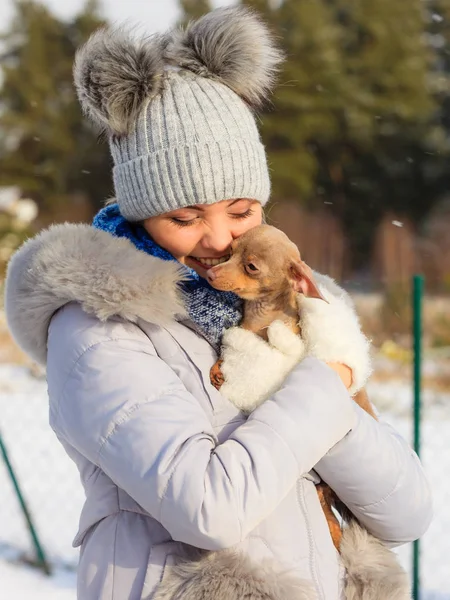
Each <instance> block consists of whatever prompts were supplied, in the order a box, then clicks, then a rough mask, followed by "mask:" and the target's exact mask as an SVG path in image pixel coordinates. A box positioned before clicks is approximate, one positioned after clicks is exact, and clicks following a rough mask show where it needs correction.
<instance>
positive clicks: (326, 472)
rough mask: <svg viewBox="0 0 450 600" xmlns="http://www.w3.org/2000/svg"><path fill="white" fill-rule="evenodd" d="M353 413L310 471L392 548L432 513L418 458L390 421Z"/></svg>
mask: <svg viewBox="0 0 450 600" xmlns="http://www.w3.org/2000/svg"><path fill="white" fill-rule="evenodd" d="M357 414H358V422H357V425H356V426H355V427H354V428H353V429H352V431H351V432H350V433H349V434H348V435H347V436H345V438H343V439H342V440H341V441H340V442H338V443H337V444H336V446H334V447H333V448H332V449H331V450H330V451H329V452H328V453H327V454H326V455H325V456H324V457H323V458H322V459H321V460H320V461H319V462H318V464H317V465H316V467H315V470H316V471H317V473H318V474H319V475H320V477H321V478H322V479H323V480H324V481H326V483H328V484H329V485H330V487H331V488H332V489H333V490H334V491H335V492H336V494H337V495H338V497H339V498H340V499H341V500H342V502H343V503H344V504H345V505H346V506H347V507H348V508H349V509H350V511H351V512H352V513H353V514H354V515H355V516H356V517H357V519H358V520H359V521H360V522H361V523H363V524H364V525H365V526H366V527H367V529H368V530H369V531H370V532H371V533H373V534H374V535H375V536H376V537H378V538H379V539H381V540H383V541H385V542H386V543H388V544H389V545H391V546H396V545H399V544H403V543H406V542H411V541H413V540H415V539H418V538H419V537H420V536H421V535H423V534H424V533H425V531H426V530H427V529H428V526H429V524H430V522H431V518H432V512H433V511H432V502H431V493H430V488H429V484H428V481H427V479H426V477H425V474H424V472H423V470H422V467H421V464H420V461H419V459H418V457H417V455H416V454H415V453H414V451H413V450H412V449H411V448H410V447H409V446H408V444H407V443H406V442H405V441H404V440H403V439H402V438H401V436H400V435H399V434H398V433H397V432H396V431H395V430H394V429H393V428H392V427H391V426H390V425H388V424H387V423H383V422H377V421H375V419H373V418H372V417H370V416H369V415H368V414H367V413H366V412H365V411H364V410H362V409H361V408H360V407H359V406H358V407H357Z"/></svg>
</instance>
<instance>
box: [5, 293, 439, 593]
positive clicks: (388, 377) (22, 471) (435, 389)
mask: <svg viewBox="0 0 450 600" xmlns="http://www.w3.org/2000/svg"><path fill="white" fill-rule="evenodd" d="M355 301H356V302H357V306H358V307H359V309H360V311H361V312H362V313H364V312H368V313H371V314H372V313H373V311H374V307H373V303H370V302H368V303H367V306H366V305H365V304H364V302H365V300H364V298H363V296H360V297H355ZM442 306H443V309H444V310H448V307H449V306H450V300H448V301H446V302H444V303H443V305H442ZM367 307H370V308H367ZM447 314H448V312H447ZM372 316H373V315H372ZM363 323H364V315H363ZM8 356H9V354H8V352H5V351H3V352H2V354H1V360H2V361H3V362H1V363H0V434H1V435H2V438H3V441H4V443H5V446H6V447H7V449H8V453H9V457H10V460H11V463H12V466H13V468H14V471H15V473H16V475H17V478H18V481H19V483H20V486H21V488H22V491H23V494H24V497H25V499H26V501H27V503H28V506H29V509H30V512H31V514H32V517H33V520H34V523H35V526H36V530H37V534H38V536H39V539H40V541H41V544H42V546H43V548H44V551H45V553H46V555H47V557H48V560H49V562H50V564H51V565H52V566H55V565H57V566H61V565H62V566H67V567H68V568H71V569H75V568H76V563H77V559H78V551H77V550H75V549H73V548H72V545H71V544H72V539H73V538H74V536H75V533H76V531H77V526H78V518H79V514H80V511H81V508H82V505H83V500H84V494H83V490H82V487H81V484H80V481H79V476H78V472H77V470H76V468H75V466H74V465H73V463H72V462H71V460H70V459H69V458H68V457H67V456H66V455H65V453H64V451H63V449H62V447H61V446H60V444H59V442H58V440H57V439H56V437H55V435H54V433H53V432H52V431H51V429H50V427H49V425H48V400H47V388H46V381H45V376H44V374H42V373H39V372H36V370H34V369H32V368H30V367H29V366H28V365H24V364H22V365H19V364H15V362H14V361H16V359H17V355H15V354H14V355H13V354H11V358H12V359H13V358H14V361H13V360H11V361H8ZM411 356H412V355H411V348H410V347H409V348H408V347H405V345H404V344H403V345H402V344H400V343H399V342H398V341H395V339H388V340H386V341H385V342H384V343H382V344H380V345H379V350H378V351H377V353H376V356H375V373H374V375H373V377H372V380H371V382H370V383H369V386H368V391H369V395H370V397H371V399H372V401H373V402H374V403H375V405H376V406H377V408H378V409H379V410H380V411H381V413H382V417H383V418H384V419H385V420H386V421H388V422H390V423H392V424H393V425H394V426H395V427H396V429H397V430H398V431H399V432H400V434H401V435H402V436H403V437H405V438H406V439H407V440H409V441H411V442H412V439H413V384H412V363H411ZM449 366H450V348H449V347H440V348H431V347H426V348H425V351H424V361H423V368H422V373H423V385H422V388H423V391H422V396H421V401H422V433H421V436H422V438H421V439H422V444H421V449H422V451H421V458H422V462H423V465H424V467H425V470H426V472H427V474H428V477H429V480H430V482H431V486H432V488H433V494H434V513H435V514H434V519H433V522H432V524H431V526H430V528H429V530H428V532H427V533H426V535H425V536H424V537H423V539H422V540H421V545H420V593H419V595H418V598H420V600H450V559H449V554H450V538H449V536H448V532H450V512H449V511H448V506H449V505H450V479H449V476H448V473H450V445H449V440H450V369H449ZM0 490H1V491H2V494H1V503H0V558H6V559H11V560H15V559H20V560H24V561H27V562H29V561H32V562H35V561H36V553H35V548H34V547H33V544H32V541H31V536H30V534H29V531H28V529H27V526H26V522H25V519H24V517H23V514H22V512H21V509H20V505H19V502H18V499H17V495H16V493H15V490H14V487H13V485H12V482H11V480H10V477H9V475H8V471H7V468H6V466H5V464H4V461H2V460H1V458H0ZM398 553H399V555H400V557H401V561H402V563H403V564H404V565H405V567H406V568H407V569H408V571H410V572H411V567H412V548H411V545H410V544H409V545H405V546H402V547H401V548H399V549H398Z"/></svg>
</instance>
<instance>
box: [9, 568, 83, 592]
mask: <svg viewBox="0 0 450 600" xmlns="http://www.w3.org/2000/svg"><path fill="white" fill-rule="evenodd" d="M75 578H76V576H75V573H74V572H73V571H72V572H68V571H63V570H59V571H56V573H55V574H54V575H53V576H52V577H47V576H46V575H44V574H42V573H40V572H39V571H37V570H36V569H32V568H29V567H24V566H23V565H19V564H14V563H10V562H6V561H3V560H0V594H1V598H5V600H6V599H7V600H75V598H76V592H75V590H76V581H75Z"/></svg>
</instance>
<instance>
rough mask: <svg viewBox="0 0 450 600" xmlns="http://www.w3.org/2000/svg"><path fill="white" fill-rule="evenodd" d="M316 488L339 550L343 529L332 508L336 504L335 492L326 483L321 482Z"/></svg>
mask: <svg viewBox="0 0 450 600" xmlns="http://www.w3.org/2000/svg"><path fill="white" fill-rule="evenodd" d="M316 489H317V495H318V496H319V500H320V504H321V506H322V510H323V513H324V515H325V518H326V520H327V523H328V529H329V530H330V535H331V539H332V540H333V544H334V547H335V548H336V550H337V551H338V552H339V548H340V545H341V538H342V529H341V525H340V523H339V521H338V519H337V517H336V515H335V514H334V512H333V509H332V508H331V507H332V506H333V504H334V492H333V490H332V489H331V488H330V486H328V485H327V484H326V483H319V485H318V486H317V488H316Z"/></svg>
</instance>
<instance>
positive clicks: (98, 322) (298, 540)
mask: <svg viewBox="0 0 450 600" xmlns="http://www.w3.org/2000/svg"><path fill="white" fill-rule="evenodd" d="M179 280H180V272H179V270H178V268H177V265H176V263H168V262H163V261H161V260H159V259H156V258H153V257H151V256H148V255H145V254H143V253H142V252H139V251H138V250H136V249H135V248H134V247H133V246H132V245H131V243H130V242H128V241H127V240H124V239H118V238H113V237H112V236H111V235H110V234H108V233H106V232H102V231H97V230H95V229H93V228H91V227H89V226H86V225H62V226H55V227H53V228H51V229H49V230H47V231H45V232H43V233H41V234H40V235H39V236H37V237H36V238H34V239H32V240H31V241H29V242H27V243H26V244H25V245H24V246H23V247H22V248H21V249H20V250H19V252H18V253H17V254H16V255H15V257H14V258H13V259H12V261H11V264H10V267H9V272H8V277H7V285H6V313H7V319H8V324H9V327H10V329H11V331H12V333H13V335H14V337H15V339H16V340H17V342H18V343H19V344H20V345H21V346H22V348H24V350H25V351H26V352H28V354H29V355H30V356H31V357H32V358H34V359H35V360H38V361H39V362H41V363H44V364H46V366H47V379H48V390H49V399H50V424H51V426H52V428H53V429H54V431H55V433H56V435H57V436H58V438H59V440H60V441H61V444H62V445H63V446H64V448H65V450H66V452H67V453H68V454H69V456H70V457H71V458H72V459H73V461H74V462H75V463H76V465H77V467H78V469H79V471H80V476H81V481H82V483H83V485H84V489H85V492H86V503H85V506H84V509H83V512H82V514H81V518H80V527H79V531H78V534H77V536H76V538H75V541H74V544H75V546H81V558H80V566H79V575H78V598H80V599H81V600H103V599H108V600H109V599H111V598H113V599H114V600H137V599H139V598H148V599H151V598H155V597H156V594H157V593H160V594H162V591H161V590H163V589H164V588H163V586H164V581H165V580H166V578H165V577H164V575H165V574H166V572H168V570H170V569H169V567H170V565H173V564H177V561H178V560H179V558H180V557H185V558H186V557H189V553H190V551H191V550H192V547H196V548H200V549H206V550H210V551H221V550H224V549H230V548H232V549H233V552H234V555H235V556H240V557H241V563H240V564H241V567H242V569H243V570H244V571H245V569H247V568H248V569H251V568H253V567H255V568H256V569H259V571H258V573H257V575H255V577H254V579H252V580H251V577H250V578H249V579H248V580H246V579H245V578H246V575H245V573H240V574H239V577H240V579H239V580H240V581H246V584H248V585H250V587H251V585H253V584H252V581H253V583H254V582H255V581H256V583H255V586H256V587H258V586H259V587H258V590H256V588H255V590H256V591H253V592H252V593H251V594H249V596H248V597H249V598H251V599H256V598H268V597H270V598H272V597H273V598H275V597H278V596H277V595H276V594H277V593H279V592H280V590H281V595H282V596H284V600H294V599H297V600H298V599H300V598H317V599H320V600H338V599H339V598H342V597H343V582H344V577H345V572H344V569H343V568H342V567H341V566H340V561H339V557H338V555H337V553H336V551H335V549H334V546H333V544H332V541H331V538H330V535H329V532H328V528H327V524H326V521H325V519H324V516H323V513H322V510H321V507H320V504H319V501H318V498H317V494H316V490H315V484H316V483H317V482H318V481H320V478H323V479H324V480H325V481H326V482H327V483H329V484H330V486H331V487H332V488H333V489H334V490H335V492H336V493H337V495H338V496H339V497H340V499H341V500H342V501H343V502H344V503H345V504H346V505H347V506H348V508H349V509H350V510H351V511H352V512H353V514H354V515H355V516H356V517H357V518H358V519H359V521H360V522H361V523H363V524H364V525H365V526H366V527H367V529H368V530H369V531H370V532H372V533H373V534H374V535H375V536H377V537H378V538H380V539H381V540H383V542H384V543H386V544H389V545H391V546H395V545H399V544H403V543H405V542H410V541H412V540H414V539H416V538H418V537H419V536H421V535H422V534H423V533H424V532H425V530H426V529H427V527H428V525H429V523H430V519H431V502H430V492H429V488H428V485H427V482H426V479H425V477H424V474H423V471H422V469H421V466H420V464H419V461H418V459H417V457H416V455H415V454H414V452H413V451H412V450H411V449H410V447H409V446H408V445H407V444H406V443H405V442H404V441H403V439H401V437H400V436H399V435H398V434H397V433H396V432H395V431H394V430H393V429H392V428H391V427H390V426H388V425H386V424H383V423H380V422H375V420H374V419H372V418H371V417H370V416H368V415H367V414H366V413H364V412H363V411H362V410H360V409H359V407H357V406H356V405H355V403H354V402H353V401H351V399H350V397H349V395H348V393H347V391H346V389H345V388H344V386H343V385H342V383H341V382H340V380H339V378H338V376H337V375H336V374H335V373H334V372H333V371H332V370H331V369H329V368H328V367H327V366H326V365H325V364H324V363H321V362H320V361H319V360H317V359H314V358H307V359H305V360H304V361H303V362H302V363H301V364H300V365H299V366H297V367H296V368H295V369H294V370H293V372H292V373H291V374H290V375H289V376H288V378H287V379H286V381H285V383H284V385H283V386H282V388H281V389H280V390H279V391H277V392H276V393H275V394H273V396H272V397H271V398H270V399H269V400H267V401H266V402H265V403H264V404H263V405H261V406H260V407H258V408H257V409H255V410H254V411H253V412H252V413H251V414H250V416H249V417H248V418H247V417H246V416H244V415H243V414H242V413H240V411H239V410H238V409H237V408H235V407H234V406H233V405H232V404H230V403H229V402H228V401H227V400H225V399H224V397H223V396H222V395H221V394H220V393H219V392H218V391H216V390H215V389H214V388H213V387H212V386H211V385H210V381H209V370H210V368H211V366H212V365H213V364H214V362H215V361H216V359H217V356H216V354H215V352H214V350H213V348H212V347H211V346H210V345H209V344H208V342H207V341H205V339H204V338H203V337H201V336H200V335H199V334H198V333H196V331H195V327H194V326H193V324H191V323H190V322H189V321H188V320H187V318H186V316H185V314H184V308H183V304H182V296H181V295H180V293H179V289H178V282H179ZM249 368H250V365H249ZM225 554H226V553H224V555H225ZM219 555H220V552H219ZM251 565H253V567H252V566H251ZM250 580H251V581H250ZM161 581H162V583H161ZM212 581H213V580H212ZM296 582H297V583H296ZM211 585H213V583H212V584H211ZM277 586H278V587H277ZM283 586H284V587H283ZM210 589H211V590H212V588H210ZM307 589H309V592H307V591H306V590H307ZM277 590H278V592H277ZM264 593H266V595H265V596H264ZM258 594H259V595H258ZM270 594H272V595H270ZM302 594H303V595H302ZM279 595H280V594H279ZM158 597H159V596H158ZM161 597H169V596H163V595H162V596H161ZM180 597H181V596H180ZM185 597H186V598H187V597H189V598H191V596H189V595H188V594H187V595H186V596H185ZM192 597H195V594H194V596H192ZM197 597H198V598H200V595H197ZM207 597H209V596H207ZM211 597H212V596H211ZM230 597H231V596H230ZM386 600H387V599H386Z"/></svg>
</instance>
